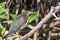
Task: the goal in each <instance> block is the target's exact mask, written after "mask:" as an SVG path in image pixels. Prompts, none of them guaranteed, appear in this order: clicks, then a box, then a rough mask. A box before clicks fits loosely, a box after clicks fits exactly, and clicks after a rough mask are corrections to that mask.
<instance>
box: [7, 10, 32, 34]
mask: <svg viewBox="0 0 60 40" xmlns="http://www.w3.org/2000/svg"><path fill="white" fill-rule="evenodd" d="M30 13H31V11H25V12H23V13H22V14H20V15H18V17H17V18H16V19H15V20H14V21H13V22H12V24H11V26H10V29H9V32H8V34H9V35H10V34H13V33H15V32H16V31H18V30H19V29H20V28H21V27H22V26H23V24H24V23H25V22H26V21H27V19H28V16H29V14H30Z"/></svg>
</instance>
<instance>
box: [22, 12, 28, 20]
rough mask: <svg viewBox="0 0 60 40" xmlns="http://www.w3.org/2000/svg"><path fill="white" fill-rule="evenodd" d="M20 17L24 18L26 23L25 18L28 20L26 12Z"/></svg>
mask: <svg viewBox="0 0 60 40" xmlns="http://www.w3.org/2000/svg"><path fill="white" fill-rule="evenodd" d="M22 16H23V17H24V20H25V21H26V20H27V18H28V13H27V12H26V13H24V14H23V15H22Z"/></svg>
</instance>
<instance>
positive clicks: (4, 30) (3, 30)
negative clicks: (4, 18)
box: [1, 27, 6, 36]
mask: <svg viewBox="0 0 60 40" xmlns="http://www.w3.org/2000/svg"><path fill="white" fill-rule="evenodd" d="M5 32H6V27H4V28H3V29H2V32H1V35H2V36H4V33H5Z"/></svg>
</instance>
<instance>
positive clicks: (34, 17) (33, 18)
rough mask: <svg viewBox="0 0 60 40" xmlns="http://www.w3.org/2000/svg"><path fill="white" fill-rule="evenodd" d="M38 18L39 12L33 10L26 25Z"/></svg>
mask: <svg viewBox="0 0 60 40" xmlns="http://www.w3.org/2000/svg"><path fill="white" fill-rule="evenodd" d="M36 18H37V12H32V14H31V15H30V16H29V17H28V20H27V22H26V25H28V24H29V23H31V22H32V21H34V20H36Z"/></svg>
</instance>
